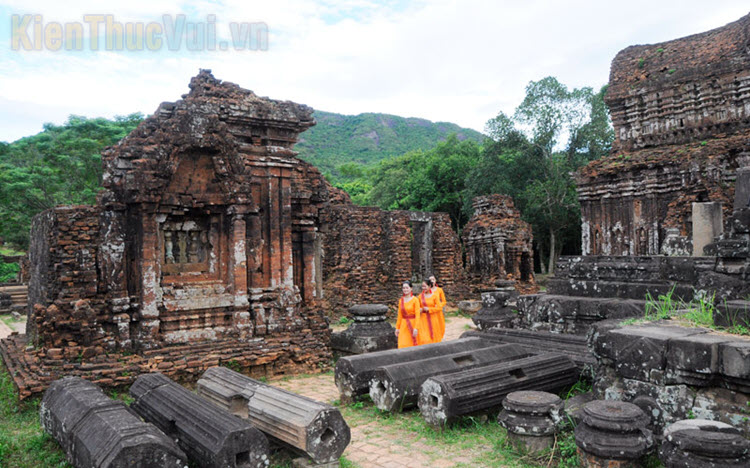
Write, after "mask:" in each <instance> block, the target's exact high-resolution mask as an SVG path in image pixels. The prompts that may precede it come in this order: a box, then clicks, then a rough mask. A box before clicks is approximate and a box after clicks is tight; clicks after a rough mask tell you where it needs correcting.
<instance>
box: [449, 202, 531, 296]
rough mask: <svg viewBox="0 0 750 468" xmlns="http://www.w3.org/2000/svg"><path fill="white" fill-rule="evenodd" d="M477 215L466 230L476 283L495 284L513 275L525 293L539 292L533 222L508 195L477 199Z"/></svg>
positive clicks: (471, 273)
mask: <svg viewBox="0 0 750 468" xmlns="http://www.w3.org/2000/svg"><path fill="white" fill-rule="evenodd" d="M472 206H473V208H474V215H473V216H472V218H471V219H470V220H469V222H468V223H467V224H466V226H464V229H463V242H464V249H465V250H466V271H467V274H468V277H469V282H470V284H471V285H472V286H475V287H477V286H478V287H480V288H482V289H485V288H490V287H494V283H495V281H496V280H499V279H500V280H505V279H507V278H508V276H510V277H511V278H513V279H515V280H517V281H518V285H517V287H520V288H522V290H523V291H524V292H536V288H535V284H534V251H533V245H532V244H533V242H532V240H533V236H532V233H531V225H530V224H529V223H527V222H525V221H523V220H522V219H521V213H520V212H519V211H518V210H517V209H516V207H515V206H514V204H513V199H512V198H511V197H509V196H507V195H486V196H482V197H476V198H475V199H474V200H473V203H472Z"/></svg>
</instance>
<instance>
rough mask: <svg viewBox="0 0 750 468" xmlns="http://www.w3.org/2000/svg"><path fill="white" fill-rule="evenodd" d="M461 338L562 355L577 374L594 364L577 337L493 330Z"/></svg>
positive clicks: (580, 339)
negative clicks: (572, 364)
mask: <svg viewBox="0 0 750 468" xmlns="http://www.w3.org/2000/svg"><path fill="white" fill-rule="evenodd" d="M461 338H481V339H482V340H486V341H494V342H496V343H505V344H516V345H519V346H522V347H524V348H525V349H526V350H527V351H528V352H529V353H534V354H539V353H560V354H564V355H566V356H568V357H570V358H571V359H572V360H573V362H575V363H576V366H577V367H578V370H579V372H584V371H586V370H588V369H591V368H592V367H593V366H594V364H595V363H596V360H595V359H594V356H593V355H592V354H591V351H590V350H589V348H588V346H587V344H586V338H585V337H584V336H579V335H567V334H562V333H550V332H543V331H532V330H519V329H510V328H493V329H492V330H488V331H486V332H477V331H468V332H466V333H464V334H463V335H461Z"/></svg>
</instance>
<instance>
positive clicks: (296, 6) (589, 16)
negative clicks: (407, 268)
mask: <svg viewBox="0 0 750 468" xmlns="http://www.w3.org/2000/svg"><path fill="white" fill-rule="evenodd" d="M619 6H620V8H618V9H614V8H612V4H609V3H605V2H595V1H591V0H576V1H572V2H555V1H551V0H532V1H526V2H516V1H489V0H488V1H480V0H466V1H457V0H456V1H453V0H436V1H422V0H419V1H405V0H404V1H388V2H374V1H367V0H353V1H342V2H336V1H320V2H314V1H308V0H279V1H275V2H268V1H241V0H227V1H223V2H214V1H209V0H203V1H197V2H181V1H178V0H149V1H141V0H138V1H130V2H128V4H127V5H121V4H120V5H118V6H113V7H111V8H110V7H108V6H104V5H103V4H102V3H101V2H97V3H89V2H81V1H76V0H73V1H70V2H64V3H63V2H43V3H42V2H36V3H32V4H29V3H28V2H21V1H17V0H10V1H6V2H5V3H4V5H3V7H0V11H2V12H4V13H6V14H10V13H19V14H23V13H41V14H43V15H44V17H45V21H54V20H58V21H81V18H82V15H83V14H86V13H105V14H113V15H115V17H116V19H117V20H118V21H122V22H125V21H136V20H142V21H152V20H154V19H155V18H157V19H158V18H160V17H161V15H163V14H169V15H176V14H179V13H184V14H186V15H188V17H189V18H191V19H195V18H197V19H201V18H205V17H206V15H208V14H214V15H216V19H217V30H218V32H219V35H220V36H221V37H226V36H228V26H227V24H226V23H227V22H229V21H238V22H240V21H248V22H254V21H262V22H265V23H266V24H267V25H268V27H269V30H270V40H269V46H270V47H269V51H267V52H248V51H245V52H206V53H187V52H185V51H182V52H179V53H176V52H170V51H168V50H162V51H160V52H150V51H143V52H125V53H106V52H101V51H100V52H97V53H93V52H77V53H60V52H26V53H19V52H15V51H10V50H8V47H4V49H5V50H4V51H3V52H0V54H1V55H0V60H1V61H2V65H3V66H2V68H1V69H0V102H2V103H3V109H4V112H3V113H2V117H0V119H1V120H0V122H2V124H3V125H2V127H0V128H1V130H0V140H13V139H16V138H18V137H20V136H23V135H27V134H32V133H35V132H37V131H39V129H40V128H41V124H42V122H45V121H50V120H51V121H55V122H61V121H63V120H64V119H65V116H67V115H68V114H83V115H90V116H95V115H103V116H112V115H115V114H126V113H130V112H134V111H141V112H144V113H146V114H149V113H151V112H152V111H153V110H154V109H155V108H156V107H157V106H158V104H159V103H160V102H161V101H165V100H176V99H179V97H180V95H181V94H183V93H185V92H187V83H188V81H189V78H190V76H193V75H195V74H196V73H197V71H198V68H211V69H213V71H214V75H215V76H217V77H218V78H221V79H225V80H229V81H233V82H235V83H237V84H239V85H241V86H242V87H245V88H249V89H252V90H254V91H255V92H257V93H258V94H260V95H265V96H271V97H273V98H277V99H291V100H295V101H298V102H302V103H305V104H309V105H312V106H313V107H315V108H319V109H322V110H329V111H334V112H342V113H349V114H356V113H360V112H388V113H392V114H398V115H404V116H417V117H424V118H428V119H430V120H442V121H451V122H455V123H458V124H459V125H463V126H468V127H472V128H475V129H478V130H482V128H483V126H484V123H485V122H486V121H487V119H489V118H491V117H493V116H494V115H496V114H497V112H498V111H500V110H503V111H505V112H512V111H513V109H514V108H515V106H517V105H518V104H519V103H520V101H521V99H522V98H523V94H524V88H525V86H526V84H527V83H528V82H529V81H530V80H538V79H541V78H543V77H544V76H548V75H554V76H556V77H558V79H559V80H560V81H561V82H563V83H566V84H567V85H569V86H575V87H579V86H592V87H595V88H598V87H600V86H602V85H603V84H605V83H606V82H607V79H608V75H609V65H610V62H611V60H612V58H614V56H615V54H616V53H617V52H618V51H619V50H621V49H623V48H624V47H627V46H629V45H632V44H639V43H653V42H660V41H664V40H669V39H673V38H677V37H681V36H685V35H688V34H693V33H697V32H701V31H705V30H708V29H711V28H714V27H718V26H721V25H723V24H726V23H727V22H730V21H733V20H736V19H738V18H739V17H741V16H742V15H744V14H747V12H748V11H747V3H746V2H744V1H729V0H726V1H722V0H717V1H713V2H705V1H698V0H686V1H681V2H680V1H663V2H653V1H645V0H634V1H631V2H628V3H624V4H620V5H619ZM6 24H7V21H6ZM6 27H7V26H6ZM5 32H7V33H8V36H6V38H2V37H0V45H5V44H7V43H8V42H9V41H8V40H7V37H9V32H8V30H5Z"/></svg>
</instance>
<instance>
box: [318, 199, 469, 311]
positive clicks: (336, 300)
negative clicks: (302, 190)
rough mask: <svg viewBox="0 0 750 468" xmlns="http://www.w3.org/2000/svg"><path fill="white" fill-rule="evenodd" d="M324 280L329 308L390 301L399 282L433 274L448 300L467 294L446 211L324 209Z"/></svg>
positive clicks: (396, 295) (397, 293)
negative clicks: (325, 227) (325, 210)
mask: <svg viewBox="0 0 750 468" xmlns="http://www.w3.org/2000/svg"><path fill="white" fill-rule="evenodd" d="M326 224H327V232H326V239H325V249H324V261H323V281H324V283H323V284H324V290H325V293H324V299H325V302H326V304H327V305H328V307H329V310H331V311H332V312H335V313H341V312H343V311H345V310H346V309H347V308H348V307H349V306H351V305H354V304H362V303H381V304H387V305H393V304H395V303H396V302H397V301H398V298H399V297H400V296H401V283H402V282H403V281H404V280H412V281H415V282H421V281H422V279H423V278H425V277H428V276H430V275H431V274H434V275H435V276H436V277H437V278H438V280H439V282H440V283H441V284H442V287H443V288H444V289H445V291H446V295H447V296H448V299H449V300H450V301H455V300H458V299H460V298H462V297H464V296H465V295H466V293H467V291H466V290H465V284H464V276H463V275H464V272H463V266H462V262H461V250H460V244H459V241H458V236H457V235H456V234H455V232H454V231H453V229H452V228H451V224H450V217H449V216H448V215H447V214H446V213H421V212H409V211H383V210H380V209H379V208H375V207H362V206H356V205H350V204H344V205H332V206H331V207H330V208H329V209H328V211H327V213H326Z"/></svg>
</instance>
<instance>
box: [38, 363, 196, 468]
mask: <svg viewBox="0 0 750 468" xmlns="http://www.w3.org/2000/svg"><path fill="white" fill-rule="evenodd" d="M39 416H40V420H41V424H42V428H44V431H45V432H47V433H48V434H49V435H51V436H52V438H54V439H55V440H56V441H57V442H58V443H59V444H60V446H61V447H62V449H63V451H64V452H65V457H66V458H67V460H68V461H69V462H70V464H72V465H73V466H75V467H77V468H94V467H96V468H120V467H122V468H125V467H132V466H137V467H141V468H162V467H170V468H182V467H187V457H186V456H185V454H184V453H183V452H182V450H180V448H179V447H177V445H176V444H175V443H174V442H173V441H172V440H171V439H170V438H169V437H167V436H166V435H165V434H164V433H163V432H161V431H160V430H159V429H157V428H156V427H155V426H154V425H153V424H148V423H145V422H143V421H141V419H140V418H138V417H137V416H136V415H134V414H133V413H132V412H130V411H129V410H128V407H127V406H126V405H125V404H124V403H123V402H121V401H115V400H112V399H110V398H109V397H107V396H106V395H105V394H104V392H102V391H101V389H100V388H99V387H97V386H96V385H95V384H93V383H91V382H89V381H87V380H83V379H81V378H80V377H64V378H62V379H59V380H56V381H55V382H53V383H52V385H50V387H49V388H48V389H47V391H46V392H45V393H44V398H43V399H42V404H41V406H40V408H39Z"/></svg>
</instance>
